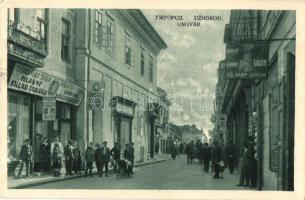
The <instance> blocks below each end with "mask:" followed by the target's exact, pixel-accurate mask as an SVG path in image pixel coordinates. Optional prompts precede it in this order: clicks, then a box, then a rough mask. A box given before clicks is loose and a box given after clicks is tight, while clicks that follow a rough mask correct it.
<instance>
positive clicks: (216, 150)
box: [211, 141, 222, 178]
mask: <svg viewBox="0 0 305 200" xmlns="http://www.w3.org/2000/svg"><path fill="white" fill-rule="evenodd" d="M211 159H212V165H213V168H214V172H215V174H214V176H213V178H219V172H220V165H221V163H220V162H221V161H222V149H221V147H220V146H219V144H218V142H217V141H215V142H214V147H213V149H212V152H211Z"/></svg>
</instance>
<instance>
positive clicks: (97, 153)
mask: <svg viewBox="0 0 305 200" xmlns="http://www.w3.org/2000/svg"><path fill="white" fill-rule="evenodd" d="M101 158H102V148H101V147H98V148H97V149H96V150H95V153H94V159H95V162H97V163H99V162H101Z"/></svg>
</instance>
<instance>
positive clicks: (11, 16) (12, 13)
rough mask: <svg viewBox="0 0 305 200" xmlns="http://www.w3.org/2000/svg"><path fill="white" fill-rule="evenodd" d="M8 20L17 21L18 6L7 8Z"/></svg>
mask: <svg viewBox="0 0 305 200" xmlns="http://www.w3.org/2000/svg"><path fill="white" fill-rule="evenodd" d="M7 14H8V20H9V21H12V22H17V23H18V22H19V9H18V8H8V13H7Z"/></svg>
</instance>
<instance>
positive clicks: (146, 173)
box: [27, 156, 250, 190]
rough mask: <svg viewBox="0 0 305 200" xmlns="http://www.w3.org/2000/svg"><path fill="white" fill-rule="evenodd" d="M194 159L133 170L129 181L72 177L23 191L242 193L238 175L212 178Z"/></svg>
mask: <svg viewBox="0 0 305 200" xmlns="http://www.w3.org/2000/svg"><path fill="white" fill-rule="evenodd" d="M200 170H201V168H200V165H199V164H198V160H196V161H195V163H193V164H192V165H187V164H186V156H182V157H181V158H179V157H178V158H177V159H176V160H168V161H165V162H162V163H157V164H151V165H145V166H141V167H137V168H135V170H134V171H135V174H134V175H133V177H132V178H122V177H117V176H116V175H113V174H110V175H109V177H102V178H100V177H98V176H97V175H95V176H94V177H92V178H90V177H88V178H85V177H82V178H76V179H72V180H67V181H60V182H55V183H49V184H43V185H38V186H33V187H30V188H27V189H169V190H171V189H184V190H188V189H190V190H243V189H244V190H245V189H250V188H245V187H237V186H236V184H237V183H238V174H237V172H236V173H235V175H230V174H228V172H225V173H224V178H223V179H213V177H212V174H211V173H203V172H201V171H200Z"/></svg>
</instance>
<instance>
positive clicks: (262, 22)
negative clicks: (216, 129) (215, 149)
mask: <svg viewBox="0 0 305 200" xmlns="http://www.w3.org/2000/svg"><path fill="white" fill-rule="evenodd" d="M295 22H296V20H295V12H294V11H274V10H270V11H267V10H265V11H258V10H242V11H235V10H234V11H231V16H230V23H229V24H228V25H227V26H226V30H225V35H224V39H225V43H226V47H227V48H226V55H228V54H230V53H232V48H231V47H232V45H235V47H238V48H244V49H246V46H245V44H250V45H252V47H253V46H255V45H256V51H255V52H264V53H263V54H261V55H260V57H261V59H259V60H255V59H254V58H255V56H257V55H255V54H253V52H252V56H253V57H252V59H253V60H252V61H253V62H252V64H253V65H252V67H253V66H254V67H255V66H261V67H265V68H261V69H264V70H266V71H265V73H263V76H260V77H256V78H253V77H252V78H251V77H250V78H249V77H242V76H240V77H239V78H236V77H235V78H232V76H231V75H232V74H228V73H227V72H226V76H225V78H222V77H221V76H219V79H218V85H217V90H218V92H219V93H218V94H224V95H217V96H216V102H217V103H216V105H217V106H216V107H217V108H216V111H217V112H220V113H221V114H224V115H225V116H226V131H225V133H223V135H224V136H223V138H224V140H225V141H229V140H232V141H233V142H234V143H235V145H236V146H237V153H238V155H239V157H241V155H242V144H243V143H244V142H246V141H247V139H248V138H249V136H251V137H252V138H254V141H255V144H256V145H255V149H256V154H255V157H256V160H257V180H258V182H257V189H259V190H293V176H294V172H293V168H294V167H293V163H294V152H293V149H294V80H295V36H296V34H295ZM258 44H260V45H261V46H259V47H258ZM263 46H264V47H263ZM228 51H231V52H228ZM247 52H251V51H244V53H243V54H242V55H240V58H242V59H245V58H247V56H248V55H249V54H248V53H247ZM255 52H254V53H255ZM230 59H231V58H230ZM239 64H240V63H239ZM266 64H267V65H266ZM229 65H231V66H232V62H229V61H228V56H226V62H225V67H226V68H227V67H230V66H229ZM239 66H240V65H239ZM245 66H246V65H245ZM219 70H221V69H219ZM243 72H244V71H243ZM244 74H248V75H249V74H250V73H241V74H239V75H244ZM258 74H262V73H261V72H259V73H257V74H255V75H258Z"/></svg>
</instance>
